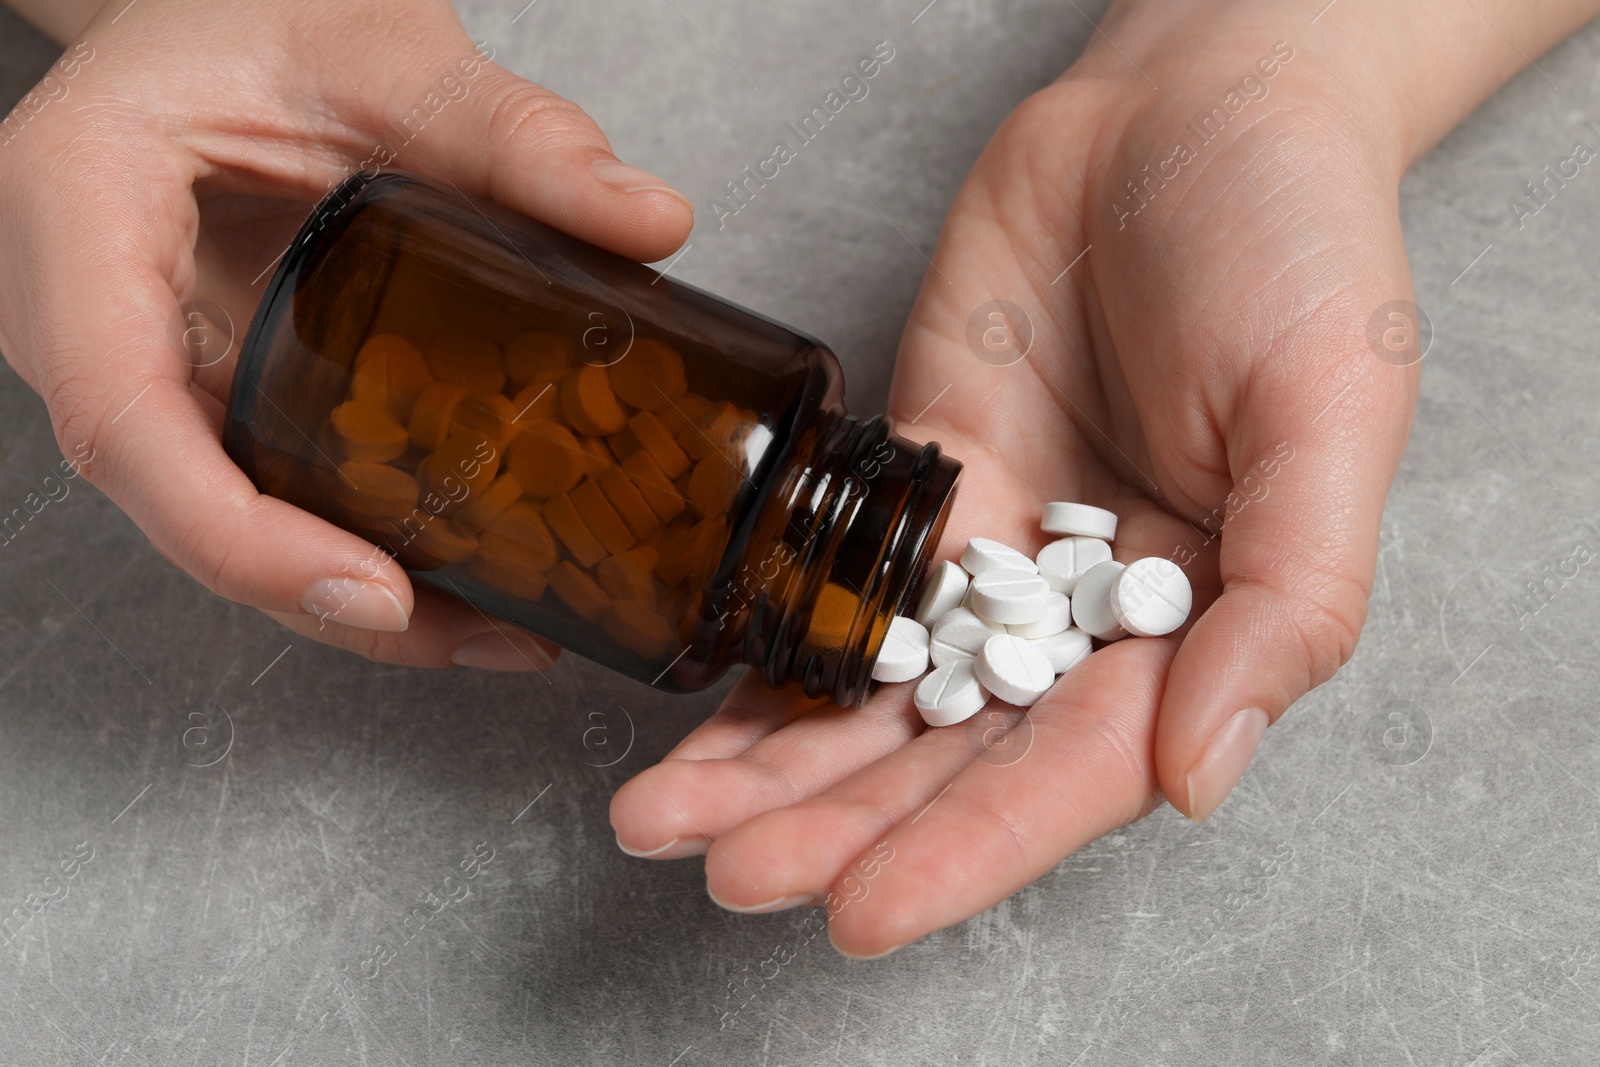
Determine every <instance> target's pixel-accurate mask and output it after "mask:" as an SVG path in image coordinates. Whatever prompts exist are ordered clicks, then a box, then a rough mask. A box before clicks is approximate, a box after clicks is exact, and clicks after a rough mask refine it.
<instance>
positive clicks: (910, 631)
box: [872, 615, 928, 682]
mask: <svg viewBox="0 0 1600 1067" xmlns="http://www.w3.org/2000/svg"><path fill="white" fill-rule="evenodd" d="M927 669H928V630H927V627H925V626H923V625H922V624H921V623H920V622H918V621H917V620H916V619H908V618H906V617H905V616H904V615H896V616H895V617H894V619H893V621H891V622H890V623H889V632H888V633H887V634H885V635H884V637H883V647H882V648H880V649H878V660H877V662H876V663H874V664H873V665H872V680H873V681H875V682H909V681H911V679H913V678H915V677H917V676H918V675H920V674H921V673H922V672H923V671H925V670H927Z"/></svg>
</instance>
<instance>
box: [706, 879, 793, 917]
mask: <svg viewBox="0 0 1600 1067" xmlns="http://www.w3.org/2000/svg"><path fill="white" fill-rule="evenodd" d="M706 896H708V897H710V898H711V902H712V903H713V904H715V905H716V906H717V907H719V908H723V909H725V910H727V911H736V912H738V913H739V914H740V915H765V914H766V913H767V912H770V911H783V910H784V909H786V908H798V907H799V906H800V905H802V904H805V903H807V902H809V901H810V900H811V894H810V893H793V894H790V895H789V896H783V897H773V898H772V899H771V900H769V901H767V902H766V903H765V904H730V903H728V902H727V901H726V900H723V899H722V898H721V897H719V896H717V895H716V894H715V893H713V892H712V891H711V887H710V886H706Z"/></svg>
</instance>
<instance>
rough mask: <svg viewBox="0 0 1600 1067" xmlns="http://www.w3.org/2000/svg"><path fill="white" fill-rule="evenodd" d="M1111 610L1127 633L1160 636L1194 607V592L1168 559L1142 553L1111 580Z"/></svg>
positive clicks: (1175, 626) (1175, 565) (1184, 617)
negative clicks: (1144, 555)
mask: <svg viewBox="0 0 1600 1067" xmlns="http://www.w3.org/2000/svg"><path fill="white" fill-rule="evenodd" d="M1110 602H1111V613H1112V615H1114V616H1115V617H1116V620H1117V622H1118V623H1119V624H1120V625H1121V626H1122V628H1123V629H1124V630H1126V631H1128V632H1129V633H1130V634H1134V635H1135V636H1138V637H1160V636H1162V635H1163V634H1170V633H1171V632H1172V631H1174V630H1176V629H1177V628H1178V627H1180V626H1182V625H1183V623H1184V620H1186V619H1187V618H1188V617H1189V609H1190V608H1191V607H1193V606H1194V591H1193V590H1192V589H1190V588H1189V579H1188V578H1187V577H1185V575H1184V573H1183V570H1182V568H1180V567H1179V566H1178V565H1177V564H1176V563H1174V562H1172V561H1171V560H1170V559H1162V558H1161V557H1160V556H1146V557H1145V558H1144V559H1139V560H1134V561H1133V562H1132V563H1130V564H1128V565H1127V566H1126V567H1124V568H1123V570H1122V573H1121V574H1119V575H1117V578H1116V581H1114V582H1112V583H1111V598H1110Z"/></svg>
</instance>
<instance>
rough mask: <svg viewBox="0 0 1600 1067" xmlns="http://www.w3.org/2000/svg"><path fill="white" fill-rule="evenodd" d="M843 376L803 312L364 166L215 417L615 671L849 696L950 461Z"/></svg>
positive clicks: (264, 306) (348, 519) (932, 513)
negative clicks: (754, 675)
mask: <svg viewBox="0 0 1600 1067" xmlns="http://www.w3.org/2000/svg"><path fill="white" fill-rule="evenodd" d="M843 394H844V388H843V381H842V375H841V373H840V370H839V365H838V362H837V360H836V359H835V358H834V356H833V354H832V353H831V352H830V351H828V349H827V348H826V347H824V346H823V345H822V344H821V343H820V342H818V341H817V340H815V339H813V338H811V337H808V336H806V335H804V334H802V333H799V332H797V331H795V330H792V329H790V328H788V327H786V326H783V325H780V324H778V323H775V322H773V321H771V320H769V319H765V318H762V317H761V316H759V315H756V314H754V313H752V312H750V311H747V310H745V309H743V308H740V307H737V306H735V305H733V304H730V303H728V302H727V301H724V300H721V299H718V298H717V297H715V296H712V295H710V294H709V293H705V292H703V291H701V290H699V289H696V288H694V287H693V286H689V285H685V284H683V283H682V282H677V281H673V280H672V279H671V278H668V277H665V276H662V275H658V274H657V272H655V271H653V270H651V269H650V268H648V267H646V266H643V265H641V264H638V263H634V262H632V261H630V260H627V259H624V258H622V257H620V256H616V255H613V254H611V253H609V252H606V251H604V250H602V249H598V248H595V247H594V246H592V245H589V244H587V243H585V242H582V241H579V240H576V239H574V238H572V237H568V236H566V235H564V234H562V233H559V232H557V231H555V230H553V229H551V228H549V227H547V226H544V225H541V224H540V223H537V222H535V221H533V220H531V219H528V218H525V217H523V216H521V215H517V214H515V213H513V212H510V211H507V210H505V209H503V208H500V207H497V206H495V205H493V204H490V203H487V202H484V201H480V200H474V199H471V198H468V197H466V196H465V195H463V194H461V193H460V192H458V191H456V190H454V189H451V188H444V187H441V186H438V185H436V184H434V183H432V182H430V181H428V180H426V179H423V178H419V177H416V176H413V175H408V174H399V173H380V174H378V175H376V176H373V175H367V174H358V175H356V176H355V177H353V178H351V179H349V180H348V181H346V182H345V183H344V184H343V185H341V186H340V187H339V188H337V189H336V190H335V191H334V192H332V193H331V194H330V195H329V196H328V197H327V198H326V199H325V200H324V201H323V202H322V203H321V204H320V205H319V206H318V207H317V209H316V210H315V211H314V212H313V213H312V215H311V217H310V218H309V219H308V220H307V222H306V223H305V225H304V226H303V227H302V229H301V230H300V233H299V234H298V235H297V236H296V238H295V240H294V242H293V244H292V245H291V246H290V247H289V249H288V251H287V252H286V253H285V255H284V257H283V260H282V262H281V263H280V264H279V266H278V269H277V271H276V273H275V274H274V276H273V278H272V281H271V283H270V284H269V285H268V287H267V291H266V294H265V296H264V297H263V298H262V301H261V305H260V307H259V309H258V310H257V312H256V316H255V319H254V321H253V322H252V323H251V326H250V330H249V332H248V334H247V336H246V338H245V341H244V345H243V348H242V350H241V352H240V356H239V363H238V368H237V370H236V372H235V376H234V381H233V391H232V396H231V398H230V402H229V408H228V417H227V424H226V429H225V433H224V443H225V445H226V447H227V451H228V454H229V455H230V456H231V457H232V458H233V459H234V461H235V462H236V463H238V464H239V466H240V467H241V468H242V469H243V470H244V471H245V473H246V474H248V475H249V476H250V478H251V480H252V481H254V482H255V484H256V485H257V487H259V488H260V489H261V491H262V492H264V493H269V494H271V495H273V496H275V497H279V498H281V499H283V500H286V501H288V502H290V503H292V504H295V505H296V506H298V507H301V508H303V509H305V510H307V511H309V512H312V513H313V514H316V515H319V516H321V517H322V518H324V519H327V520H328V521H330V522H332V523H334V524H335V525H337V526H340V527H342V528H344V529H346V530H350V531H352V532H354V533H357V534H359V535H361V536H362V537H365V538H367V539H368V540H370V541H371V542H372V543H373V544H374V545H375V546H377V548H378V549H380V550H381V551H383V552H385V553H387V554H389V555H390V556H393V557H394V558H395V559H396V560H398V561H399V562H400V564H401V565H402V566H404V567H405V568H406V570H407V572H408V573H409V574H410V576H411V578H412V580H413V581H416V582H420V583H422V584H423V585H427V586H432V587H434V588H437V589H439V590H442V591H443V592H445V593H447V594H449V595H451V596H454V597H458V598H461V599H463V600H465V601H467V602H469V603H471V604H473V605H476V606H477V607H479V608H481V609H482V610H483V611H485V612H488V613H492V614H494V615H498V616H501V617H503V618H505V619H507V620H510V621H511V622H513V623H516V624H517V625H519V626H522V627H525V628H527V629H528V630H531V631H533V632H534V633H537V634H540V635H543V636H545V637H548V638H550V639H551V640H553V641H556V642H557V643H559V644H560V645H562V646H563V647H564V648H566V649H569V650H571V651H573V652H576V653H578V654H580V655H582V656H585V657H587V658H589V659H592V660H595V661H597V662H600V663H603V664H605V665H606V666H609V667H611V668H614V669H615V670H618V671H621V672H622V673H624V674H627V675H629V676H631V677H633V678H636V679H639V680H641V681H643V682H646V683H648V684H650V685H653V686H656V687H658V688H661V689H667V690H673V691H679V692H684V691H690V690H695V689H699V688H702V687H704V686H706V685H708V684H710V683H711V682H712V681H714V680H715V679H716V678H717V677H718V676H719V675H721V674H722V673H723V672H724V671H725V670H727V669H728V668H729V667H731V666H733V665H735V664H740V663H744V664H749V665H750V666H751V667H754V668H755V669H757V670H759V671H760V672H761V673H762V675H763V677H765V679H766V680H767V682H768V683H770V684H772V685H783V684H786V683H791V682H793V683H799V684H800V685H801V686H802V687H803V688H804V690H805V691H806V692H807V693H808V694H810V695H812V696H827V697H831V698H832V699H833V700H835V701H836V702H838V703H839V704H841V705H844V706H852V705H858V704H860V703H861V702H862V701H863V700H864V699H865V697H866V694H867V691H868V688H869V685H870V679H871V673H872V666H873V663H874V662H875V660H876V658H877V655H878V650H879V647H880V645H881V643H882V641H883V638H884V635H885V633H886V632H887V630H888V626H889V622H890V620H891V619H892V618H893V616H895V615H896V614H904V613H907V612H908V611H909V610H910V607H911V605H910V600H911V598H912V596H913V594H914V593H915V592H916V591H917V588H918V586H919V585H920V584H921V581H922V578H923V576H924V574H925V572H926V570H927V567H928V564H929V561H930V557H931V554H932V552H933V550H934V548H935V547H936V545H937V543H938V540H939V535H940V533H941V531H942V529H943V527H944V524H945V520H946V517H947V515H948V512H949V507H950V501H951V498H952V495H953V493H954V490H955V486H956V482H957V480H958V477H959V475H960V470H961V465H960V464H959V463H957V462H955V461H954V460H952V459H950V458H948V457H946V456H944V455H942V454H941V453H940V450H939V446H938V445H937V444H927V445H918V444H915V443H913V442H910V441H907V440H905V439H904V438H901V437H897V436H895V435H894V434H893V433H891V432H890V427H889V425H888V423H887V422H886V420H884V419H883V418H881V417H875V418H867V419H860V418H857V417H855V416H852V415H850V414H849V413H847V412H846V411H845V409H844V407H843V404H842V400H843ZM334 618H335V619H336V618H337V615H336V614H335V615H334Z"/></svg>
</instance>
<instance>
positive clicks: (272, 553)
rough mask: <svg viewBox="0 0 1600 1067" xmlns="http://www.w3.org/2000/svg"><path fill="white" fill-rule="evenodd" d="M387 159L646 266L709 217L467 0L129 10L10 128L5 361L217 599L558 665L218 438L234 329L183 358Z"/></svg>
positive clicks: (353, 635) (110, 488)
mask: <svg viewBox="0 0 1600 1067" xmlns="http://www.w3.org/2000/svg"><path fill="white" fill-rule="evenodd" d="M19 6H21V7H22V8H23V9H24V10H25V13H27V14H28V15H29V16H30V17H32V18H34V19H35V20H36V21H37V22H38V23H39V24H40V25H42V26H44V27H46V28H47V29H51V30H52V31H54V32H56V33H57V34H58V38H60V39H63V40H65V39H67V38H68V37H69V35H73V34H74V31H75V30H76V28H77V27H76V26H75V25H74V24H73V22H72V9H73V7H74V3H62V4H59V5H51V4H47V3H44V2H43V0H25V2H24V3H22V4H20V5H19ZM77 6H79V7H82V6H83V5H82V4H81V3H79V4H77ZM77 17H79V18H81V17H82V14H81V13H80V14H79V15H78V16H77ZM389 164H392V165H393V166H395V167H400V168H404V169H408V170H413V171H418V172H421V173H425V174H429V175H433V176H435V177H437V178H440V179H443V180H445V181H448V182H450V183H452V184H453V185H454V186H456V187H457V188H459V189H460V190H461V191H462V192H464V193H470V194H477V195H480V196H487V197H490V198H491V199H494V200H496V201H498V202H499V203H501V204H504V205H505V206H507V207H509V208H512V209H514V210H516V211H520V212H522V213H524V214H527V215H531V216H533V217H535V218H538V219H540V220H542V221H544V222H546V223H549V224H551V225H554V226H556V227H558V228H560V229H562V230H565V231H567V232H568V233H572V234H575V235H577V236H579V237H583V238H585V239H587V240H589V241H592V242H594V243H596V244H599V245H602V246H604V247H606V248H610V249H612V250H613V251H616V252H619V253H621V254H623V255H627V256H632V257H635V258H638V259H642V260H653V259H659V258H662V257H664V256H666V255H668V254H670V253H671V252H672V250H673V249H675V248H676V247H677V246H678V245H679V244H680V243H681V242H682V241H683V239H684V237H685V236H686V235H687V233H688V230H689V227H690V225H691V222H692V216H693V210H692V208H691V207H690V206H689V204H688V203H687V201H685V200H684V199H683V198H682V197H681V196H680V195H678V194H677V193H675V192H674V191H672V190H671V189H669V188H668V187H667V186H666V185H665V183H663V182H662V181H661V180H660V179H658V178H655V177H653V176H652V175H650V174H647V173H644V172H642V171H639V170H636V169H634V168H632V167H628V166H625V165H623V164H622V163H619V162H618V161H617V160H616V157H615V156H613V155H612V153H611V150H610V148H609V146H608V145H607V143H606V139H605V137H604V135H602V134H601V132H600V130H599V129H598V128H597V127H596V126H595V124H594V123H593V122H592V121H591V120H590V119H589V118H588V116H586V115H585V114H584V113H583V112H582V111H581V110H579V108H577V107H576V106H575V105H573V104H571V103H569V102H567V101H566V100H563V99H561V98H560V97H557V96H555V95H554V94H552V93H550V92H548V91H546V90H544V89H542V88H540V87H539V86H537V85H533V84H531V83H529V82H526V81H523V80H522V79H520V78H517V77H515V76H513V75H511V74H510V73H508V72H506V71H505V70H503V69H501V68H499V67H497V66H495V65H494V64H493V63H492V62H490V61H489V60H488V59H487V58H485V57H484V56H483V55H482V54H480V51H479V49H478V48H477V46H475V45H474V44H473V42H472V41H470V40H468V38H467V36H466V34H465V32H464V31H463V29H462V27H461V23H460V21H459V20H458V19H457V18H456V15H455V13H454V11H453V10H452V9H451V7H450V5H449V4H448V3H446V2H443V0H402V2H401V3H398V4H396V3H387V2H386V3H380V2H378V0H354V2H341V3H316V2H312V0H242V2H239V3H231V4H193V3H185V2H183V0H140V2H139V3H137V4H128V3H126V2H125V0H116V2H113V3H109V4H107V5H106V6H105V7H104V8H102V9H100V10H99V11H98V13H96V14H95V15H94V17H93V18H92V19H91V20H90V21H89V23H88V25H87V27H86V28H84V29H83V30H82V32H81V34H76V40H74V41H72V43H71V44H70V45H69V46H68V48H67V51H66V53H65V55H64V57H63V60H62V62H61V63H59V64H57V66H56V67H55V68H53V69H52V71H51V73H50V74H49V75H48V76H47V77H46V78H45V79H44V80H43V81H42V82H41V83H40V86H39V87H38V89H36V91H35V92H34V93H33V94H31V95H30V96H29V97H28V98H26V99H25V100H24V102H23V104H22V105H20V106H19V107H18V108H17V109H16V111H14V112H13V113H12V115H11V116H10V117H9V118H8V119H7V120H6V123H5V124H4V125H3V126H0V203H3V204H4V205H5V210H4V211H3V212H0V248H4V249H5V250H6V254H5V255H4V256H0V350H3V351H4V352H5V355H6V358H7V359H8V360H9V361H10V362H11V364H12V366H13V367H15V368H16V370H17V372H18V373H19V374H20V375H22V377H23V378H24V379H25V380H26V381H27V382H28V383H29V384H30V385H31V386H33V388H34V389H36V390H37V391H38V392H39V394H40V395H41V396H42V397H44V399H45V402H46V404H47V405H48V406H49V409H50V417H51V421H52V423H53V424H54V426H55V431H56V437H57V440H58V442H59V444H60V445H61V448H62V451H63V453H64V454H65V455H66V456H67V457H68V459H69V460H71V461H72V462H74V463H75V464H76V465H77V466H79V467H80V468H81V471H82V473H83V474H84V475H85V476H86V477H87V478H88V479H89V480H90V481H91V482H93V483H94V484H95V485H96V486H98V487H100V488H101V489H102V490H104V491H105V492H106V494H107V495H109V496H110V497H111V498H112V499H113V500H114V501H116V503H117V504H118V505H119V506H121V507H122V508H123V510H125V511H126V512H128V514H129V515H130V516H131V517H132V518H133V520H134V521H135V522H136V523H138V524H139V527H140V528H141V529H142V530H143V531H144V532H145V534H147V535H148V536H149V538H150V540H151V541H152V542H153V543H154V544H155V546H156V548H157V549H158V550H159V551H160V552H161V553H162V554H163V555H165V556H166V557H167V558H168V559H170V560H172V561H173V562H174V563H176V564H177V565H178V566H180V567H182V568H183V569H184V570H186V571H188V572H189V573H190V574H191V575H193V576H194V577H195V578H196V579H197V580H199V581H200V582H201V583H202V584H204V585H205V586H206V587H207V588H209V589H211V590H213V591H215V592H217V593H220V594H222V595H223V596H226V597H229V598H231V599H233V600H237V601H239V602H241V603H245V604H251V605H254V606H255V607H258V608H261V609H262V610H263V611H265V612H267V613H268V614H269V615H272V616H273V617H274V618H276V619H278V620H279V621H281V622H283V623H284V624H285V625H287V626H289V627H291V628H292V629H295V630H297V631H299V632H301V633H303V634H306V635H307V636H310V637H315V638H317V639H318V640H322V641H326V642H328V643H330V644H334V645H339V646H341V647H345V648H349V649H352V650H355V651H357V652H360V653H362V654H364V655H367V656H370V657H373V658H375V659H380V660H384V661H388V662H395V663H407V664H412V665H417V666H448V665H450V664H451V663H452V662H456V663H460V664H463V665H468V666H479V667H493V668H499V669H507V670H527V669H530V668H537V667H547V666H549V664H550V662H551V657H552V656H553V654H554V648H553V647H552V646H550V645H549V644H548V643H546V642H542V641H537V642H536V641H535V640H534V639H533V638H532V637H531V636H530V635H527V634H525V633H523V632H521V631H518V630H515V629H514V628H512V627H510V626H508V625H506V624H500V625H499V626H498V627H495V626H493V625H491V623H490V622H489V620H488V619H487V618H486V617H485V616H483V615H482V614H481V613H479V612H477V611H475V610H473V609H472V608H470V607H468V606H466V605H463V604H459V603H454V602H450V601H447V600H446V599H444V598H443V597H441V596H439V595H437V594H434V593H431V592H429V591H425V590H417V591H414V590H413V589H412V586H411V584H410V582H409V581H408V580H407V578H406V576H405V574H404V572H403V571H402V570H401V569H400V567H399V566H398V565H396V564H395V563H394V562H393V561H391V560H389V559H388V558H387V557H386V556H384V555H383V554H382V553H379V552H376V551H375V550H374V549H373V547H372V546H371V545H369V544H367V543H366V542H365V541H363V540H362V539H361V538H359V537H357V536H355V535H354V534H350V533H346V532H344V531H342V530H339V529H337V528H335V527H334V526H332V525H330V524H329V523H327V522H324V521H323V520H321V519H319V518H316V517H314V516H312V515H310V514H308V513H306V512H303V511H300V510H299V509H297V508H295V507H292V506H291V505H289V504H286V503H283V502H282V501H279V500H276V499H273V498H271V497H267V496H262V495H261V494H259V493H258V492H257V491H256V489H255V487H254V486H252V485H251V484H250V482H249V481H248V480H247V479H246V478H245V476H244V474H243V473H242V472H240V470H239V469H238V468H237V467H235V466H234V465H233V463H232V462H231V461H230V460H229V459H228V457H227V456H226V454H224V452H223V450H222V447H221V444H220V440H219V434H220V427H221V420H222V412H223V402H224V401H225V400H226V398H227V391H228V386H229V382H230V379H231V376H232V365H233V360H232V358H231V357H230V358H228V359H226V360H221V361H214V356H215V354H216V351H217V348H218V347H221V346H224V345H226V344H227V342H228V340H229V339H230V338H228V337H226V336H224V337H223V338H221V340H219V341H214V342H213V343H212V344H211V345H210V347H209V348H207V349H205V352H206V356H205V358H202V359H199V360H196V359H195V358H193V357H192V356H191V354H190V346H187V345H186V344H185V337H184V335H185V333H186V331H187V332H189V334H190V336H189V340H191V341H193V340H194V339H195V331H196V330H197V329H198V328H199V326H200V323H199V321H198V320H191V319H190V318H189V315H188V312H189V310H190V309H191V308H193V307H194V306H196V305H197V304H200V305H202V306H215V307H220V308H222V309H223V310H224V311H225V312H226V317H227V318H231V320H232V324H233V326H234V328H235V329H236V331H237V333H238V335H239V339H242V335H243V332H244V327H245V325H246V324H247V323H248V322H249V321H250V316H251V314H252V311H253V309H254V306H255V304H256V302H257V300H258V298H259V296H260V294H261V292H262V289H263V288H264V286H265V284H266V280H267V278H268V277H269V276H270V274H271V269H270V268H271V267H272V266H273V264H274V262H275V257H277V256H278V255H279V254H280V253H281V252H282V251H283V250H284V248H285V246H286V245H287V243H288V241H289V239H290V238H291V237H292V236H293V235H294V232H295V229H296V228H297V227H298V225H299V223H300V221H301V220H302V219H303V218H304V216H305V214H306V211H307V209H308V207H309V205H310V204H311V203H313V202H315V201H316V200H318V199H319V198H320V197H321V196H322V195H323V194H324V193H325V192H326V191H327V190H328V189H329V188H331V186H332V185H333V184H334V183H336V182H338V181H339V180H340V179H342V178H343V177H344V176H346V175H348V174H349V173H351V172H352V171H355V170H358V169H362V168H367V167H377V166H382V165H389ZM214 325H215V324H214ZM234 348H235V349H236V348H237V345H235V346H234ZM201 364H206V365H203V366H202V365H201Z"/></svg>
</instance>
